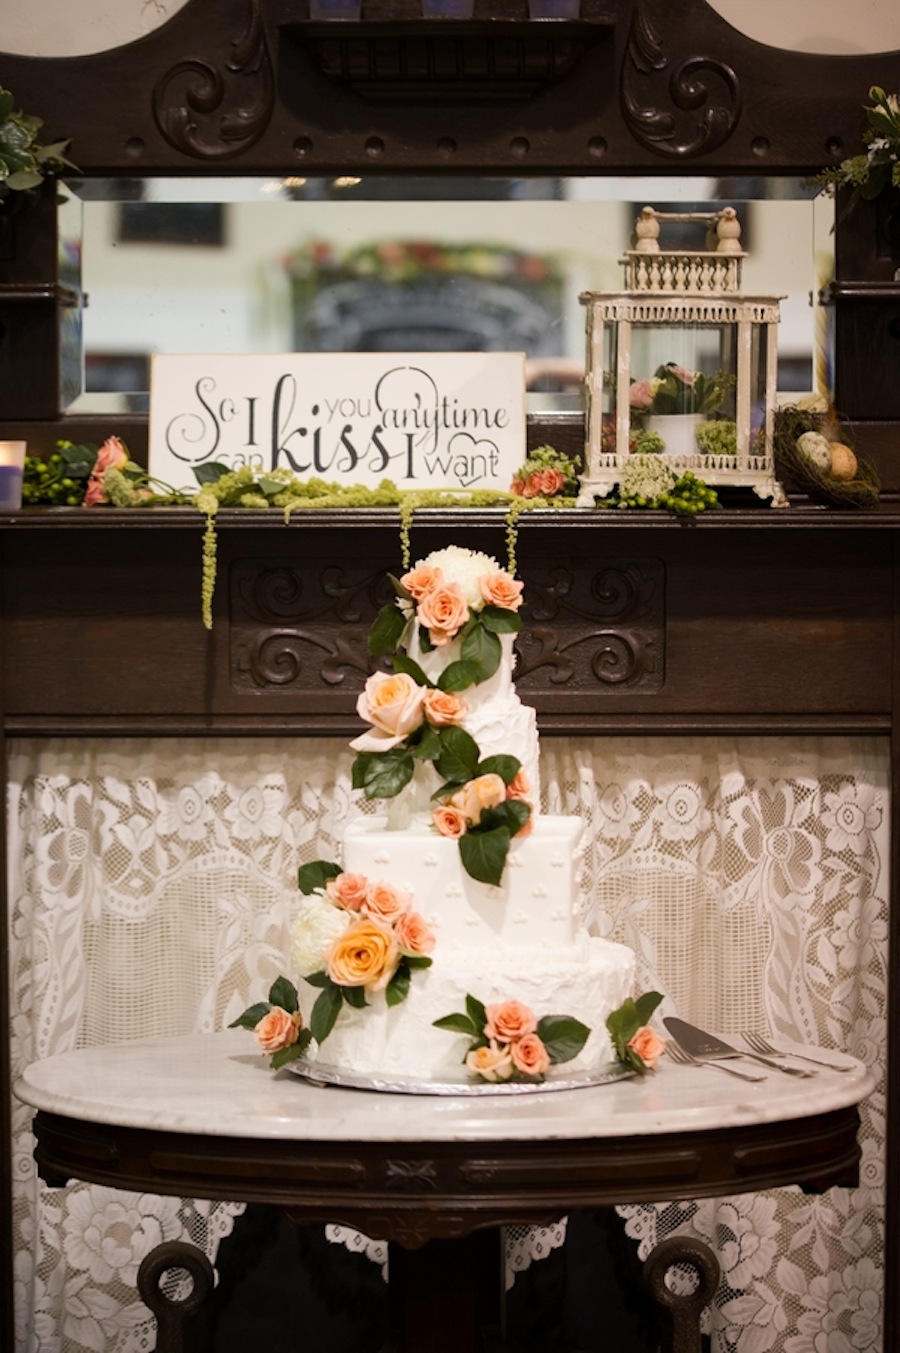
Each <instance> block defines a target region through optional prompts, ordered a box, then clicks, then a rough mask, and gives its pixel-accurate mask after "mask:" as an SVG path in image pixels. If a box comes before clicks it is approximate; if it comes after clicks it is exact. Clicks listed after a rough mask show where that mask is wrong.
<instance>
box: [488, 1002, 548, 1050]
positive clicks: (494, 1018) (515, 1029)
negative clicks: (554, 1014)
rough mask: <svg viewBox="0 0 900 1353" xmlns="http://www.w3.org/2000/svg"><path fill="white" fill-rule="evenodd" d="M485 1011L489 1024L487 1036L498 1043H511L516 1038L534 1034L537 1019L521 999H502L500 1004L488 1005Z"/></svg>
mask: <svg viewBox="0 0 900 1353" xmlns="http://www.w3.org/2000/svg"><path fill="white" fill-rule="evenodd" d="M484 1013H485V1014H486V1015H487V1024H486V1025H485V1026H484V1032H485V1036H486V1037H487V1038H491V1039H495V1040H496V1041H497V1042H498V1043H511V1042H512V1041H513V1040H514V1039H517V1038H524V1037H525V1035H526V1034H533V1033H534V1031H535V1029H536V1028H537V1019H536V1018H535V1016H534V1015H533V1014H532V1013H531V1011H530V1010H529V1009H528V1006H527V1005H523V1004H522V1002H521V1001H502V1002H500V1004H498V1005H486V1006H485V1008H484Z"/></svg>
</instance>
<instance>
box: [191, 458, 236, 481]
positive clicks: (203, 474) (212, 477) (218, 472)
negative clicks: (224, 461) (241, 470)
mask: <svg viewBox="0 0 900 1353" xmlns="http://www.w3.org/2000/svg"><path fill="white" fill-rule="evenodd" d="M230 473H231V471H230V469H229V468H228V466H227V465H220V464H219V462H218V461H214V460H213V461H210V462H209V464H208V465H195V466H194V478H195V479H196V481H197V483H198V484H216V483H218V481H219V480H220V479H221V478H222V477H223V475H227V474H230Z"/></svg>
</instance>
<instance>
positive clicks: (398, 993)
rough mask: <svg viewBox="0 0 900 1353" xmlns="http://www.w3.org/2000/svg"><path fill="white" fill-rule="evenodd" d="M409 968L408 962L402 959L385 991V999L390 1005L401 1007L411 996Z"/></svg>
mask: <svg viewBox="0 0 900 1353" xmlns="http://www.w3.org/2000/svg"><path fill="white" fill-rule="evenodd" d="M409 977H410V974H409V968H408V967H407V966H406V960H405V959H401V960H400V963H399V964H398V965H397V970H396V972H395V973H394V975H393V977H392V978H391V980H390V981H389V982H388V984H387V986H386V987H385V990H384V999H385V1001H386V1002H387V1004H388V1005H400V1004H402V1002H403V1001H405V1000H406V998H407V996H408V995H409Z"/></svg>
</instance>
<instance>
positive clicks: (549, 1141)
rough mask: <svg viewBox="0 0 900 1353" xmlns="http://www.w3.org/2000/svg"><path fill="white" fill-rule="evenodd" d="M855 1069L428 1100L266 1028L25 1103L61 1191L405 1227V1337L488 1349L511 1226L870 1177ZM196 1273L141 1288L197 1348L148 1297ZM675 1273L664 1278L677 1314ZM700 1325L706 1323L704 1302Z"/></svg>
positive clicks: (53, 1088) (194, 1045)
mask: <svg viewBox="0 0 900 1353" xmlns="http://www.w3.org/2000/svg"><path fill="white" fill-rule="evenodd" d="M840 1060H843V1061H845V1062H846V1063H847V1064H848V1066H850V1068H851V1069H850V1070H849V1071H848V1072H845V1073H843V1074H841V1073H839V1072H834V1071H826V1070H823V1071H822V1072H821V1073H820V1074H819V1075H818V1076H817V1077H815V1078H814V1079H811V1080H795V1079H794V1078H789V1077H786V1076H780V1075H778V1074H776V1073H774V1072H773V1073H772V1074H771V1075H770V1076H768V1077H767V1079H766V1080H765V1081H763V1082H761V1083H758V1084H749V1083H745V1082H742V1081H739V1080H736V1079H733V1078H732V1077H730V1076H725V1075H721V1074H717V1073H716V1072H715V1070H714V1069H712V1068H710V1067H684V1066H675V1065H673V1064H669V1063H664V1064H663V1065H662V1066H661V1067H660V1069H659V1070H658V1071H657V1072H656V1073H654V1074H652V1075H649V1076H646V1077H644V1078H642V1079H638V1078H633V1079H626V1080H620V1081H616V1082H614V1083H612V1084H608V1085H602V1086H597V1087H594V1088H591V1089H580V1090H566V1091H559V1092H549V1091H546V1092H540V1093H527V1094H515V1095H509V1094H507V1095H491V1096H465V1095H460V1096H452V1097H442V1096H411V1095H404V1094H383V1093H376V1092H371V1091H368V1092H367V1091H361V1090H347V1089H343V1088H341V1089H338V1088H334V1087H332V1088H322V1087H319V1086H316V1085H313V1084H311V1083H309V1082H308V1081H306V1080H302V1079H299V1078H298V1077H296V1076H295V1075H293V1074H292V1073H291V1072H290V1071H289V1070H284V1071H281V1072H280V1073H278V1074H277V1075H273V1073H272V1072H271V1071H269V1069H268V1067H267V1064H266V1062H265V1060H264V1059H263V1058H262V1057H261V1056H260V1055H259V1053H258V1052H257V1051H256V1049H255V1045H254V1044H253V1043H252V1041H251V1040H250V1039H249V1037H248V1035H247V1034H246V1033H245V1032H243V1031H241V1030H230V1031H227V1032H223V1033H218V1034H198V1035H190V1036H187V1037H182V1038H167V1039H143V1040H139V1041H135V1042H131V1043H121V1044H115V1045H111V1046H107V1047H102V1048H88V1049H83V1050H81V1051H77V1052H71V1053H64V1054H61V1055H59V1056H56V1057H50V1058H47V1059H45V1060H44V1061H41V1062H36V1063H34V1064H33V1065H32V1066H30V1067H29V1068H28V1069H27V1070H26V1072H25V1073H24V1075H23V1076H22V1077H21V1078H20V1080H19V1081H18V1082H17V1084H16V1086H15V1093H16V1094H17V1096H18V1097H19V1098H20V1099H22V1100H24V1101H25V1103H27V1104H30V1105H31V1106H33V1107H34V1108H35V1109H37V1110H38V1112H37V1114H36V1117H35V1122H34V1131H35V1136H36V1138H37V1146H36V1149H35V1157H36V1160H37V1163H38V1169H39V1172H40V1175H41V1177H42V1179H44V1181H45V1182H46V1183H48V1184H49V1185H51V1186H57V1187H58V1186H61V1185H62V1184H64V1183H66V1182H67V1181H68V1180H69V1179H72V1178H77V1179H84V1180H90V1181H92V1182H94V1183H100V1184H106V1185H109V1186H111V1187H114V1188H122V1189H133V1190H147V1191H150V1192H153V1193H159V1194H170V1195H175V1196H177V1197H196V1198H218V1199H236V1200H241V1201H246V1202H261V1203H268V1204H272V1205H275V1206H278V1207H281V1208H283V1209H285V1210H286V1211H287V1212H289V1213H290V1215H291V1216H292V1217H294V1218H296V1219H297V1220H298V1221H303V1222H315V1221H320V1222H343V1223H345V1224H347V1225H349V1226H352V1227H355V1228H358V1229H359V1230H360V1231H362V1232H364V1233H365V1234H366V1235H368V1236H372V1237H376V1238H384V1239H387V1240H388V1241H389V1242H391V1250H390V1301H391V1319H392V1327H393V1330H392V1332H393V1337H394V1340H395V1343H394V1345H392V1347H396V1348H398V1349H401V1350H409V1353H412V1350H413V1349H415V1350H416V1353H470V1350H471V1353H474V1350H476V1349H482V1348H484V1347H485V1346H486V1345H485V1342H484V1331H485V1330H486V1329H493V1328H497V1330H498V1331H499V1327H500V1324H501V1315H500V1310H501V1297H502V1272H501V1249H500V1245H499V1242H498V1240H497V1237H498V1236H499V1228H500V1227H501V1226H502V1225H503V1224H504V1223H513V1222H520V1223H521V1222H547V1221H550V1220H552V1219H555V1218H558V1217H560V1216H563V1215H564V1214H565V1213H566V1212H567V1211H569V1210H571V1209H572V1208H573V1207H592V1206H605V1205H611V1204H616V1203H626V1202H640V1201H654V1200H658V1201H662V1200H666V1199H680V1198H695V1197H708V1196H714V1195H721V1194H729V1193H746V1192H750V1191H753V1190H757V1189H761V1188H772V1187H776V1186H779V1185H787V1184H800V1185H803V1186H805V1187H807V1188H809V1189H813V1190H817V1191H818V1190H822V1189H826V1188H829V1187H831V1186H832V1185H841V1186H844V1187H852V1186H854V1185H855V1184H856V1183H857V1180H858V1160H859V1149H858V1145H857V1127H858V1122H859V1119H858V1113H857V1107H856V1106H857V1104H858V1103H859V1102H860V1101H861V1100H862V1099H864V1098H865V1097H866V1096H867V1095H868V1094H869V1093H870V1092H871V1090H872V1089H873V1087H874V1079H873V1077H872V1076H871V1074H870V1073H869V1072H868V1071H867V1070H866V1069H865V1068H864V1067H863V1066H862V1064H861V1063H859V1062H855V1061H853V1059H852V1058H849V1057H847V1058H841V1059H840ZM702 1248H703V1247H701V1249H702ZM150 1258H151V1259H152V1256H150ZM199 1258H200V1259H201V1260H202V1261H203V1262H204V1263H205V1260H203V1257H202V1256H199ZM652 1258H653V1256H651V1260H652ZM146 1262H147V1261H145V1263H146ZM714 1262H715V1261H714V1260H713V1261H712V1264H713V1265H714ZM179 1263H180V1260H178V1258H177V1256H175V1255H172V1254H169V1255H166V1254H163V1255H162V1257H161V1258H160V1259H159V1260H158V1262H157V1264H156V1267H157V1268H159V1269H160V1272H159V1275H157V1273H156V1271H155V1270H154V1271H153V1272H151V1273H149V1275H147V1274H145V1283H144V1285H142V1289H141V1291H142V1295H143V1296H144V1299H145V1300H146V1301H148V1304H150V1305H151V1307H152V1309H153V1310H154V1313H155V1314H157V1316H158V1318H159V1320H160V1332H159V1345H158V1347H159V1348H160V1349H163V1348H166V1349H171V1350H173V1353H174V1350H176V1349H180V1348H183V1347H184V1348H186V1347H188V1345H187V1344H183V1343H182V1342H181V1340H180V1336H177V1335H175V1336H172V1338H171V1340H170V1341H167V1339H168V1336H167V1335H166V1328H165V1327H166V1320H167V1315H166V1311H165V1309H160V1308H158V1303H156V1302H154V1300H153V1299H152V1298H153V1293H152V1292H151V1293H150V1299H149V1300H148V1291H147V1287H148V1284H149V1285H152V1283H153V1282H154V1280H155V1278H156V1276H161V1272H162V1270H164V1269H165V1268H166V1267H168V1268H172V1267H175V1266H176V1265H177V1264H179ZM649 1263H650V1261H648V1264H649ZM449 1265H452V1267H448V1266H449ZM702 1265H703V1256H702V1255H701V1256H700V1258H699V1260H698V1270H699V1269H702ZM160 1266H161V1267H160ZM150 1267H151V1269H153V1265H152V1264H151V1266H150ZM448 1272H452V1273H453V1280H452V1282H451V1281H448ZM192 1276H195V1280H196V1275H194V1274H192ZM662 1276H663V1275H662V1274H658V1275H656V1274H653V1273H651V1274H650V1283H651V1287H652V1288H653V1290H654V1294H655V1295H656V1298H657V1300H661V1301H662V1302H663V1304H664V1305H665V1291H666V1289H665V1287H664V1284H663V1282H662ZM702 1278H703V1274H702V1272H701V1288H703V1292H702V1296H703V1300H704V1301H705V1300H708V1298H709V1286H708V1283H707V1284H706V1286H704V1284H703V1282H702ZM711 1281H712V1284H713V1287H714V1284H715V1274H713V1275H712V1278H711ZM694 1304H695V1305H696V1303H694ZM682 1315H683V1312H681V1311H680V1310H679V1309H676V1306H675V1304H674V1302H673V1308H672V1311H671V1312H670V1320H671V1322H672V1325H673V1328H674V1334H672V1339H673V1340H674V1342H673V1343H672V1344H671V1345H670V1346H671V1347H674V1348H676V1349H679V1350H680V1349H685V1350H686V1349H688V1348H693V1347H697V1348H699V1343H693V1342H692V1341H691V1340H690V1339H689V1338H688V1336H686V1335H679V1332H678V1331H679V1328H680V1325H679V1322H680V1321H681V1319H682ZM692 1318H693V1327H694V1329H696V1310H695V1311H693V1313H692ZM498 1338H499V1334H498ZM500 1346H501V1345H500V1344H499V1343H497V1344H496V1347H500Z"/></svg>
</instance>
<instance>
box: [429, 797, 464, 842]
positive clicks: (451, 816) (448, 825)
mask: <svg viewBox="0 0 900 1353" xmlns="http://www.w3.org/2000/svg"><path fill="white" fill-rule="evenodd" d="M431 820H432V822H433V823H434V825H435V827H436V828H437V830H438V832H439V833H440V835H441V836H449V837H451V838H452V839H453V840H454V841H458V840H459V838H460V837H461V836H465V834H466V829H467V826H468V824H467V822H466V815H465V813H464V812H463V811H462V809H461V808H454V807H453V805H452V804H450V803H442V804H440V805H439V806H438V807H437V808H432V810H431Z"/></svg>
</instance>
